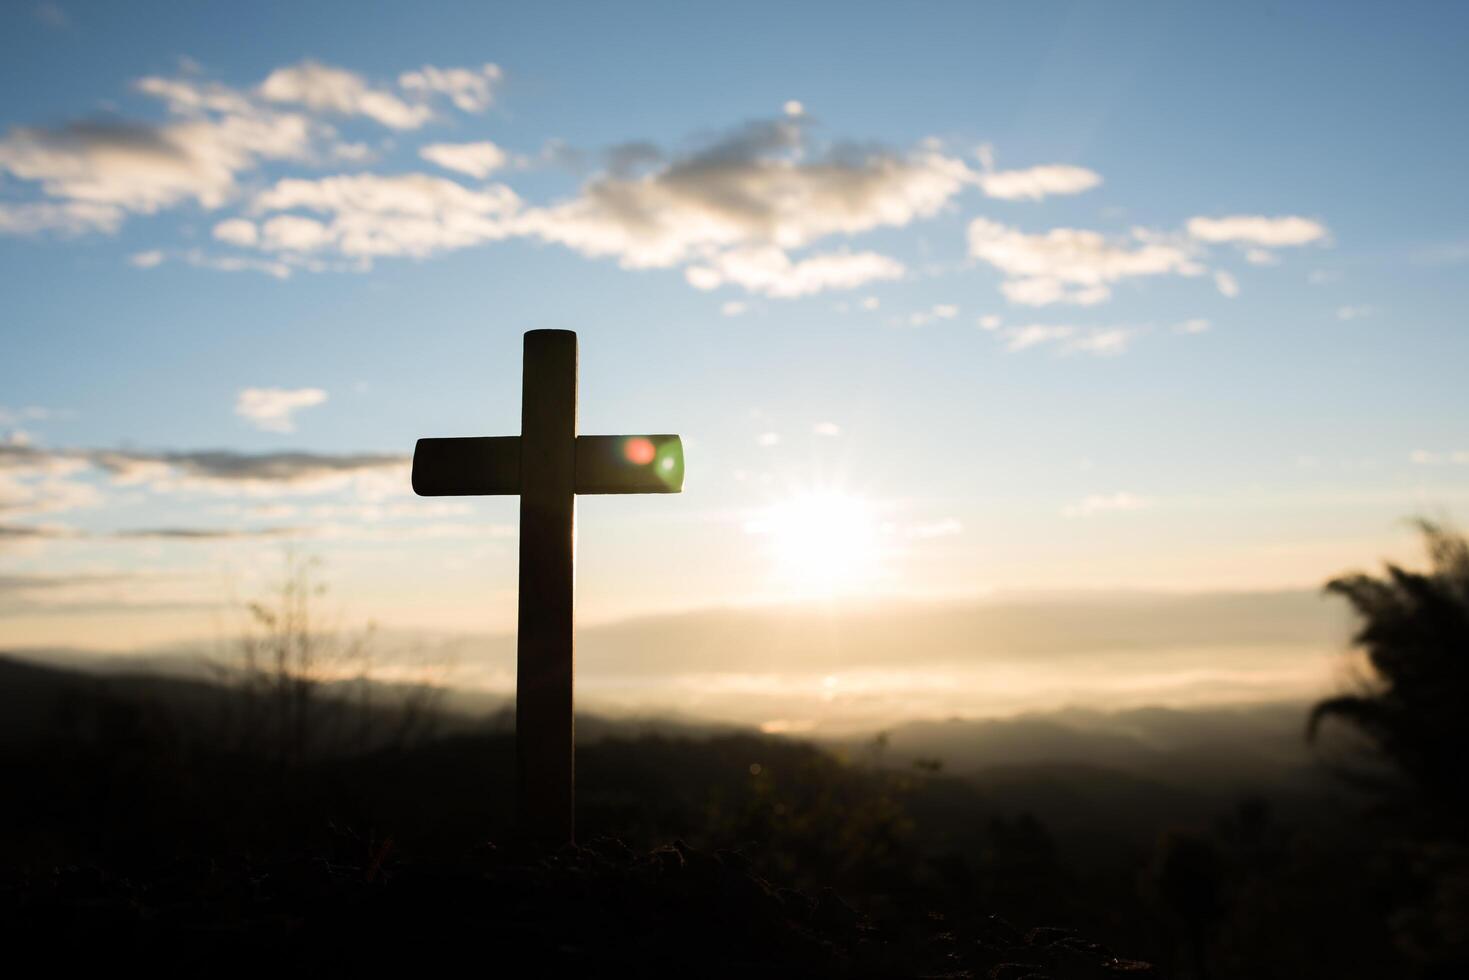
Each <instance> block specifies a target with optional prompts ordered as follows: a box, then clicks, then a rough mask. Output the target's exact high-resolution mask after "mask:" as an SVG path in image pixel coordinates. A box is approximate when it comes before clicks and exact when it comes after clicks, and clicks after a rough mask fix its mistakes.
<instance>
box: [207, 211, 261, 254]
mask: <svg viewBox="0 0 1469 980" xmlns="http://www.w3.org/2000/svg"><path fill="white" fill-rule="evenodd" d="M214 237H215V238H217V239H219V240H220V241H222V242H228V243H229V244H231V245H239V246H241V247H249V246H251V245H254V244H255V243H256V242H257V241H259V239H260V234H259V231H258V230H257V229H256V228H255V223H254V222H253V221H250V220H248V219H246V218H230V219H228V220H227V221H221V222H220V223H219V224H217V225H215V226H214Z"/></svg>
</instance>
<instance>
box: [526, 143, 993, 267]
mask: <svg viewBox="0 0 1469 980" xmlns="http://www.w3.org/2000/svg"><path fill="white" fill-rule="evenodd" d="M805 129H806V125H805V123H804V121H803V120H802V119H801V118H790V117H787V118H783V119H778V120H773V121H764V122H757V123H751V124H749V125H747V126H744V127H742V128H740V129H737V130H735V131H734V132H732V133H729V134H726V135H725V136H723V137H722V138H720V139H717V140H715V141H714V142H712V143H711V144H709V145H707V146H705V147H704V148H703V149H701V150H699V151H698V152H696V153H693V154H691V155H689V156H685V157H682V158H678V159H674V160H671V161H669V160H667V159H666V155H665V154H662V153H658V154H655V155H653V156H649V155H647V154H645V157H647V158H648V159H650V160H651V159H655V158H656V160H657V161H658V163H657V164H656V165H655V166H653V167H652V168H650V169H645V170H643V171H641V172H638V173H636V174H633V175H627V174H622V173H619V172H610V173H604V174H599V175H598V176H596V177H594V178H593V179H592V180H590V181H589V182H587V184H586V185H585V186H583V188H582V190H581V193H580V194H579V195H578V196H577V197H575V198H573V199H571V200H569V201H564V202H562V203H559V204H555V205H552V206H550V207H546V208H538V209H535V210H533V211H531V212H528V213H527V214H526V216H525V220H524V222H523V227H524V230H525V231H526V233H529V234H534V235H536V236H538V237H540V238H542V239H544V240H546V241H551V242H556V243H559V244H562V245H565V246H567V247H568V248H572V249H574V250H576V251H578V252H581V253H582V254H584V255H589V256H610V257H615V258H616V259H617V260H618V261H619V262H620V264H621V265H623V266H624V267H626V268H669V267H673V266H679V265H685V264H690V263H694V264H698V265H699V266H701V267H702V268H704V269H712V270H714V271H715V273H717V274H718V280H719V281H725V280H733V281H736V282H738V280H737V279H735V277H733V276H731V275H729V274H728V273H726V272H721V271H720V256H721V255H722V254H723V253H725V252H731V251H733V252H743V254H744V256H745V257H744V258H743V259H741V258H737V259H735V260H734V261H735V262H736V263H737V264H741V265H749V264H750V259H751V258H754V259H755V260H756V262H755V264H756V265H758V266H762V267H767V268H768V267H770V266H772V265H775V266H781V267H782V268H783V263H781V261H780V260H779V259H776V258H774V252H775V251H777V250H778V251H780V252H790V251H792V250H795V249H799V248H803V247H805V246H807V245H810V244H811V243H813V242H815V241H817V240H819V239H821V238H825V237H828V236H832V235H843V236H850V235H855V234H858V233H860V232H864V231H869V230H871V229H874V228H879V227H902V226H904V225H907V224H909V223H911V222H913V221H915V220H917V219H919V218H925V217H929V216H932V215H933V214H935V213H937V212H938V210H939V209H940V208H941V207H943V206H944V205H945V204H947V203H948V202H949V201H950V200H952V199H953V198H954V197H955V196H956V195H957V194H958V193H959V192H960V191H962V190H963V189H964V187H966V186H967V185H968V184H969V183H970V182H971V177H972V172H971V171H970V170H969V168H968V167H967V166H966V165H965V164H964V163H963V162H962V161H960V160H957V159H954V158H952V157H948V156H946V155H944V154H943V153H941V152H938V151H937V150H934V149H932V148H929V147H921V148H919V149H917V150H915V151H913V152H910V153H906V154H899V153H894V152H890V151H886V150H876V149H860V150H859V149H852V148H846V147H839V148H834V149H829V150H824V151H823V150H821V149H820V148H818V147H813V146H812V145H810V142H809V140H808V139H807V138H806V134H805ZM860 254H861V258H860V259H859V258H858V257H857V256H841V257H834V256H823V257H818V258H820V259H821V260H822V261H820V262H818V263H816V264H814V265H809V266H805V269H806V274H805V275H804V276H803V277H802V278H803V279H804V281H805V282H807V283H808V284H810V283H813V282H815V281H820V282H821V283H822V286H821V288H833V287H836V286H838V285H840V284H852V283H853V281H854V280H859V279H860V280H866V279H871V278H874V277H881V278H890V277H892V276H895V275H898V274H901V273H900V272H899V271H898V269H899V266H898V264H897V263H896V262H895V260H892V259H885V258H882V257H880V256H875V255H873V254H872V253H860ZM811 261H813V260H809V259H808V260H800V261H791V262H790V265H792V266H798V267H799V266H803V265H804V264H805V263H806V262H811ZM694 278H695V279H696V280H697V281H699V282H702V283H709V282H713V281H715V276H714V275H713V274H710V273H707V272H700V273H698V274H696V275H695V276H694ZM771 278H772V277H770V276H767V275H764V274H757V275H756V276H755V277H754V280H755V282H756V283H757V284H758V285H756V286H755V287H754V288H756V289H757V290H767V291H768V290H769V289H770V288H771V287H770V286H767V285H765V283H766V282H767V281H768V280H769V279H771ZM773 278H774V280H775V281H776V282H781V281H786V280H787V279H788V276H786V275H785V274H784V272H778V273H777V274H775V275H774V277H773ZM747 288H748V287H747ZM776 288H778V289H779V290H780V294H781V295H798V294H799V293H800V290H792V289H788V288H785V287H776Z"/></svg>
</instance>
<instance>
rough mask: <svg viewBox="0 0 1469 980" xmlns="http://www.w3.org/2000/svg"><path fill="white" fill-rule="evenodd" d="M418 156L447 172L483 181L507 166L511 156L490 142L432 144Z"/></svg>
mask: <svg viewBox="0 0 1469 980" xmlns="http://www.w3.org/2000/svg"><path fill="white" fill-rule="evenodd" d="M418 155H419V156H420V157H422V158H423V159H425V160H427V161H428V162H429V163H436V164H438V165H439V166H441V167H443V168H444V169H445V170H453V171H456V172H458V173H461V174H468V175H469V176H471V177H475V178H478V179H480V180H483V179H484V178H486V177H488V176H489V175H490V174H492V173H494V172H495V171H496V170H499V169H500V168H501V167H503V166H505V163H506V161H507V160H508V159H509V156H508V155H507V154H506V153H505V151H504V150H502V149H500V148H499V147H498V146H496V145H495V144H494V143H491V142H490V141H489V140H481V141H479V142H477V143H432V144H430V145H428V146H425V147H423V148H422V149H420V150H419V151H418Z"/></svg>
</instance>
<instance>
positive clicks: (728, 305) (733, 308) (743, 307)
mask: <svg viewBox="0 0 1469 980" xmlns="http://www.w3.org/2000/svg"><path fill="white" fill-rule="evenodd" d="M749 309H750V307H749V305H748V304H745V303H742V302H740V301H739V300H737V299H732V300H729V301H727V302H725V303H723V304H722V305H721V306H720V307H719V312H720V313H722V314H724V315H725V316H741V315H742V314H744V313H746V312H748V311H749Z"/></svg>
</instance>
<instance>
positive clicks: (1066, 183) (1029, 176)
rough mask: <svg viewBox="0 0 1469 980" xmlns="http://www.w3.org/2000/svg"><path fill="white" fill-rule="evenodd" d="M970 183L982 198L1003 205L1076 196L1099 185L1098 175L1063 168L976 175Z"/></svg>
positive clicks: (1069, 167) (1083, 170)
mask: <svg viewBox="0 0 1469 980" xmlns="http://www.w3.org/2000/svg"><path fill="white" fill-rule="evenodd" d="M974 180H975V183H977V184H978V185H979V189H980V190H982V191H984V193H985V195H986V196H988V197H997V198H1000V199H1002V200H1006V201H1019V200H1027V201H1039V200H1041V199H1042V198H1044V197H1047V196H1050V195H1052V194H1080V193H1082V192H1083V191H1089V190H1091V189H1092V188H1093V187H1097V186H1099V185H1100V184H1101V183H1102V177H1101V175H1100V174H1098V173H1096V172H1094V171H1091V170H1088V169H1086V168H1085V167H1071V166H1066V165H1064V164H1048V165H1045V166H1039V167H1030V168H1028V169H1026V170H1000V171H991V172H987V173H981V174H977V175H976V176H975V178H974Z"/></svg>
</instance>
